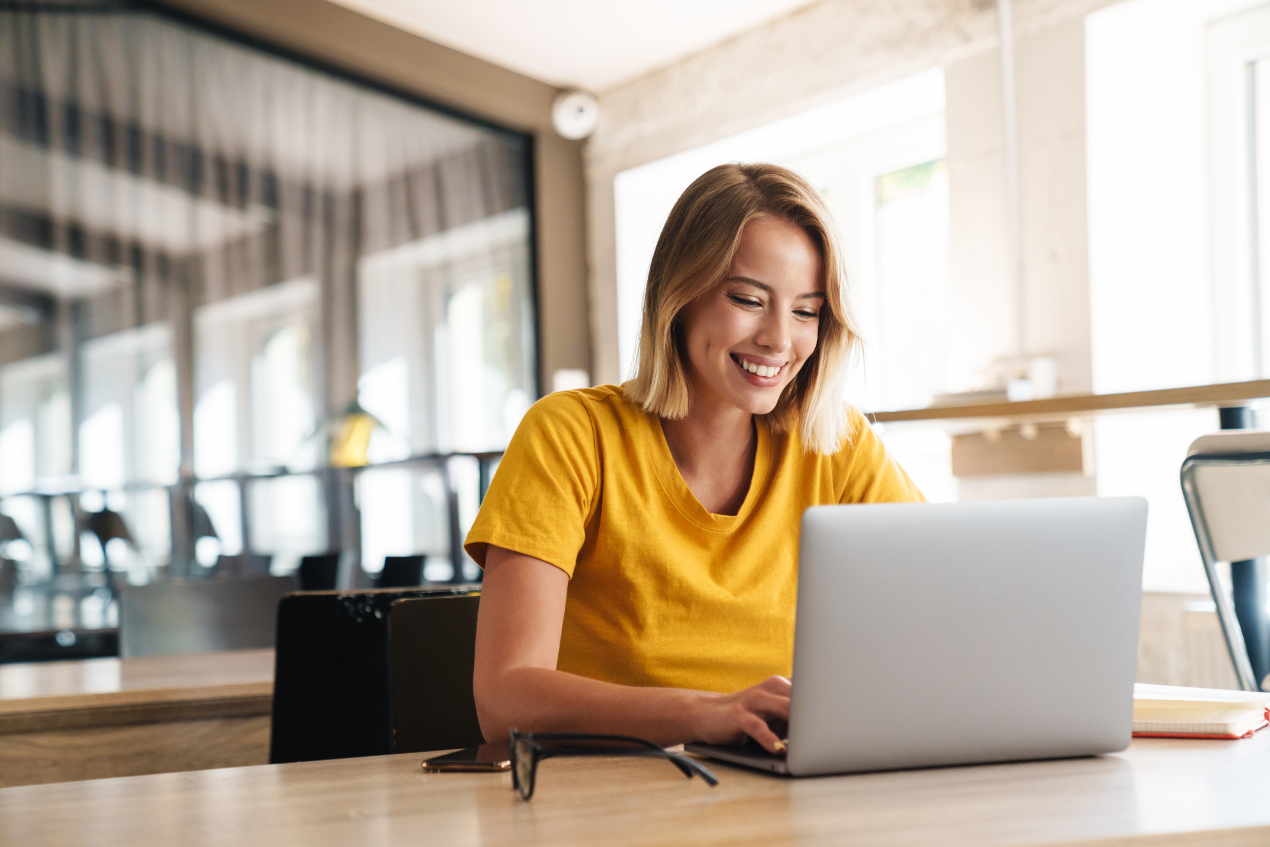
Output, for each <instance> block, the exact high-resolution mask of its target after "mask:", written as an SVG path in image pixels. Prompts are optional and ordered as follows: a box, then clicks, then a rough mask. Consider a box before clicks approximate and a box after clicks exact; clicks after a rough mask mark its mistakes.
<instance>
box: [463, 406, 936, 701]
mask: <svg viewBox="0 0 1270 847" xmlns="http://www.w3.org/2000/svg"><path fill="white" fill-rule="evenodd" d="M853 422H854V424H855V429H854V434H853V435H852V437H851V439H850V443H848V444H847V445H846V446H844V447H843V448H842V449H841V450H839V451H838V452H837V453H836V454H834V455H831V456H822V455H819V454H815V453H804V452H803V449H802V445H801V442H800V439H799V437H798V434H797V433H796V432H793V433H785V434H782V435H776V434H773V433H772V432H771V431H770V430H769V428H768V427H767V425H766V423H765V421H764V420H763V419H762V418H759V419H758V424H757V427H756V428H757V431H758V450H757V453H756V455H755V460H754V476H753V479H752V481H751V483H750V488H749V493H748V494H746V496H745V502H744V503H743V504H742V505H741V509H740V511H739V512H738V513H737V514H736V515H735V516H732V515H715V514H711V513H709V512H707V511H706V509H705V507H703V506H702V505H701V504H700V503H699V502H697V499H696V497H695V496H693V494H692V491H691V490H690V489H689V488H688V485H687V483H685V482H684V479H683V477H682V476H681V475H680V473H679V469H678V467H677V466H676V465H675V460H674V458H673V457H672V456H671V454H670V448H669V447H668V446H667V445H666V438H665V436H664V435H663V434H662V428H661V421H660V420H659V419H658V418H657V417H656V416H655V415H649V414H647V413H646V412H644V411H643V410H642V409H640V407H639V406H637V405H636V404H634V403H632V402H631V401H630V400H628V399H627V398H626V395H625V394H624V393H623V392H622V389H621V388H620V387H618V386H615V385H605V386H600V387H599V388H590V389H584V390H580V391H562V392H557V393H554V394H551V395H548V396H547V397H545V398H543V399H542V400H539V401H538V402H537V403H535V404H534V406H533V407H532V408H531V409H530V410H529V412H528V414H526V415H525V418H524V420H522V421H521V423H520V426H519V427H518V428H517V429H516V433H515V435H514V436H513V437H512V440H511V444H510V445H509V446H508V448H507V452H506V454H505V455H504V456H503V459H502V461H501V462H500V464H499V466H498V471H497V472H496V473H495V475H494V479H493V481H492V483H491V484H490V487H489V492H488V493H487V494H486V496H485V502H484V503H483V504H482V506H481V510H480V513H479V514H478V515H477V517H476V522H475V523H474V524H473V525H472V530H471V532H469V533H468V536H467V542H466V544H465V545H464V546H465V549H466V550H467V552H468V554H469V555H471V556H472V558H473V559H475V560H476V562H477V563H478V564H481V565H484V564H485V551H486V545H489V544H494V545H497V546H499V547H503V548H506V549H508V550H513V551H515V552H518V553H523V554H525V555H528V556H533V557H535V558H538V559H542V560H543V561H544V562H549V563H551V564H553V565H555V566H556V567H558V568H560V569H561V570H563V571H564V572H565V573H567V574H568V575H569V577H570V581H569V593H568V598H567V600H566V602H565V612H564V625H563V630H562V632H561V638H560V655H559V659H558V662H557V665H556V666H557V668H558V669H559V670H562V671H568V672H569V673H574V674H578V675H581V676H586V677H590V678H592V679H599V680H605V681H608V682H616V683H621V684H623V685H644V686H663V687H676V688H694V689H700V690H707V691H720V692H727V691H738V690H740V689H742V688H747V687H749V686H751V685H755V684H757V683H759V682H761V681H763V680H764V679H766V678H767V677H769V676H771V675H772V674H782V675H786V676H788V675H789V674H790V672H791V668H792V663H793V648H794V603H795V598H796V594H797V585H798V531H799V526H800V522H801V519H802V513H803V511H804V510H805V509H806V508H807V507H808V506H815V505H820V504H826V503H876V502H888V501H912V500H921V499H922V495H921V493H920V492H919V491H918V490H917V487H916V486H915V485H913V483H912V481H911V480H910V479H909V478H908V476H907V475H906V474H905V473H904V471H903V470H902V469H901V468H900V466H899V465H898V464H896V462H895V460H894V459H892V458H891V457H890V456H889V455H888V454H887V452H886V449H885V448H884V447H883V446H882V443H881V441H879V440H878V438H877V436H876V435H875V434H874V433H873V430H872V429H870V427H869V425H868V423H867V422H866V421H865V420H864V417H863V416H862V415H860V414H859V413H858V412H853Z"/></svg>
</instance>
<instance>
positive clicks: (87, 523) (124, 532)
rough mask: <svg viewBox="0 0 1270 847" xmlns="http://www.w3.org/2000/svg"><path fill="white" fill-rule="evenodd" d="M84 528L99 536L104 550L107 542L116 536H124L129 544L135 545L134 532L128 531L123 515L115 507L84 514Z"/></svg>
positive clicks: (98, 538)
mask: <svg viewBox="0 0 1270 847" xmlns="http://www.w3.org/2000/svg"><path fill="white" fill-rule="evenodd" d="M82 529H87V530H88V531H89V532H91V533H92V534H93V535H96V536H97V540H98V542H100V543H101V549H102V550H103V551H104V550H105V549H106V542H107V541H111V540H112V539H115V538H122V539H123V540H124V541H126V542H127V543H128V545H129V546H134V544H133V540H132V533H131V532H129V531H128V525H127V524H126V523H124V519H123V515H121V514H119V513H118V512H116V511H114V510H113V509H106V508H103V509H102V510H101V511H100V512H89V513H88V514H87V515H85V516H84V523H83V527H82Z"/></svg>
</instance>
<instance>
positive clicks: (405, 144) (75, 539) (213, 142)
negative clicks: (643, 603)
mask: <svg viewBox="0 0 1270 847" xmlns="http://www.w3.org/2000/svg"><path fill="white" fill-rule="evenodd" d="M0 43H3V44H4V45H5V47H4V49H3V50H0V515H3V516H7V518H8V519H11V520H6V521H0V629H3V628H5V627H9V626H10V625H12V626H17V627H20V628H32V627H35V628H39V627H45V628H48V627H53V626H56V627H62V626H66V627H70V628H77V627H85V626H109V625H111V623H110V622H111V621H113V619H114V618H113V615H114V601H115V596H116V591H117V590H118V588H119V586H121V585H122V584H124V583H126V582H128V581H132V582H141V581H146V580H151V579H165V578H169V577H188V578H207V577H212V576H217V575H223V574H224V573H227V572H228V571H226V570H225V566H226V564H227V563H229V562H231V560H235V561H238V562H239V564H241V563H242V562H245V561H248V560H250V561H251V562H253V563H258V562H260V561H262V560H263V559H264V558H266V557H267V559H268V561H269V563H270V565H269V567H270V569H271V570H272V571H273V572H274V573H291V572H293V571H294V570H295V569H296V567H297V565H298V564H299V562H300V559H301V557H303V556H305V555H309V554H317V553H328V552H337V553H341V554H343V556H344V559H345V561H346V562H352V563H354V564H358V565H365V567H366V568H367V569H369V570H375V569H377V568H378V567H379V566H381V565H382V558H383V556H384V555H388V554H391V552H393V551H398V550H400V551H404V552H405V553H409V554H413V553H423V554H425V555H427V556H429V557H430V558H429V559H428V566H427V569H426V573H427V575H428V578H429V579H445V580H461V579H463V578H464V577H465V574H466V576H467V577H468V578H470V577H471V576H472V575H473V574H472V572H471V570H470V568H469V569H468V571H466V572H465V571H464V568H463V566H462V562H461V554H457V555H459V556H460V560H456V559H455V558H454V557H455V555H456V554H455V552H454V551H455V549H456V547H457V545H456V544H455V543H454V540H453V539H454V537H455V533H456V532H457V531H458V530H459V528H460V527H461V526H462V525H463V524H462V522H461V521H458V520H456V519H455V517H454V516H456V515H458V514H459V511H460V510H459V507H458V506H457V505H455V502H456V498H458V497H459V493H458V492H459V490H460V488H462V490H463V491H467V490H468V489H472V490H474V491H476V490H478V489H479V481H478V482H472V483H470V484H469V481H468V479H467V478H468V477H469V476H472V475H471V474H468V473H466V471H464V472H463V473H462V474H461V475H462V476H463V480H462V481H461V483H460V484H458V485H459V487H456V483H455V477H454V475H453V474H451V473H450V471H449V470H447V468H448V467H449V466H448V464H447V455H448V454H449V453H451V452H453V451H477V452H481V453H483V454H488V453H491V451H492V452H496V451H498V450H499V449H501V448H502V447H503V446H504V445H505V444H506V442H507V439H508V437H509V435H510V433H511V432H512V430H513V429H514V428H515V425H516V423H517V422H518V421H519V419H520V416H521V415H522V414H523V413H524V410H525V409H526V408H528V405H529V403H530V402H532V400H533V399H534V398H535V397H536V396H537V392H538V388H537V383H536V372H537V341H536V338H535V331H534V327H535V325H536V319H535V316H534V278H533V250H532V245H531V238H532V233H533V220H532V210H531V204H530V198H529V193H530V192H529V175H530V142H529V138H528V137H527V136H525V135H523V134H520V133H517V132H514V131H510V130H507V129H504V128H502V127H498V126H493V125H490V124H488V123H486V122H483V121H478V120H474V119H471V118H467V117H464V116H462V115H457V114H455V113H454V112H452V111H450V110H446V109H440V108H437V107H435V106H433V105H431V104H427V103H422V102H419V101H417V100H413V99H410V98H407V97H403V96H400V95H397V94H395V93H392V92H387V91H384V90H382V89H380V88H378V87H374V86H370V85H367V84H364V83H362V82H360V81H358V80H353V79H349V78H347V77H345V76H342V75H339V74H336V73H332V72H328V71H325V70H322V69H318V68H315V67H312V66H309V65H305V64H301V63H297V62H295V61H293V60H290V59H287V58H283V57H281V56H278V55H274V54H272V53H270V52H267V51H265V50H262V49H260V48H259V46H257V45H254V44H253V45H249V44H246V43H242V42H239V41H236V40H233V39H232V38H230V37H226V36H225V35H223V34H219V33H218V34H213V33H211V32H209V31H206V30H203V29H200V28H199V27H198V26H196V25H192V24H191V23H189V22H188V21H186V20H184V19H182V20H176V19H173V18H169V17H166V16H164V14H163V13H162V12H161V11H160V10H157V9H155V8H153V7H150V6H144V7H142V6H140V5H138V6H136V7H133V6H130V5H127V4H120V3H114V2H112V3H97V2H94V1H93V0H84V2H79V3H75V4H47V5H44V4H38V3H36V4H25V5H21V6H20V7H18V8H14V7H13V6H12V5H10V6H6V7H5V8H4V9H3V10H0ZM363 410H364V411H366V412H369V413H370V414H371V415H373V416H374V424H373V427H372V431H371V432H370V444H369V449H368V450H367V451H366V452H367V456H368V458H369V460H370V461H372V462H399V461H402V460H409V464H408V465H407V466H404V467H401V468H395V469H391V470H386V471H384V474H386V475H381V476H376V475H375V474H373V473H372V474H370V475H369V476H367V477H366V479H367V481H366V482H365V483H364V484H363V485H362V486H361V488H360V489H358V492H354V490H353V486H354V484H355V480H356V478H357V476H358V474H357V472H356V471H353V470H345V469H336V468H332V467H331V459H330V457H331V455H332V454H331V445H332V440H333V439H334V438H335V437H336V436H337V435H338V434H339V433H340V432H341V431H342V427H343V426H344V423H345V421H346V417H347V416H348V415H355V414H357V413H358V412H360V411H363ZM465 467H466V466H465ZM477 467H479V465H477ZM403 473H404V474H405V477H404V478H405V479H406V489H407V495H406V496H405V498H404V499H402V500H400V501H397V500H394V499H393V497H395V496H396V495H395V494H393V495H392V496H389V493H390V492H395V491H396V489H394V488H393V487H392V486H393V485H395V484H397V483H393V482H391V481H390V480H392V479H396V477H395V476H393V475H394V474H396V475H401V474H403ZM479 476H480V474H479V471H478V472H476V477H473V479H476V478H477V477H479ZM463 496H464V497H467V495H466V494H465V495H463ZM385 498H387V499H385ZM469 499H470V498H469ZM465 502H466V501H465ZM359 503H360V504H361V505H360V507H359ZM367 504H372V505H373V508H371V509H368V508H367ZM374 504H378V505H374ZM393 509H396V510H397V511H392V510H393ZM462 511H463V514H464V515H467V513H468V512H469V511H471V510H470V509H469V508H468V507H467V506H466V505H465V506H464V507H463V510H462ZM398 512H400V514H398ZM390 513H391V514H393V515H397V517H396V519H395V520H394V521H387V520H386V518H387V516H388V515H389V514H390ZM363 555H365V557H366V560H365V561H364V562H363V561H362V559H363ZM456 562H457V563H458V567H457V568H456ZM469 564H470V563H469ZM354 570H355V571H356V572H358V573H360V570H359V569H357V568H355V569H354ZM345 573H346V575H347V573H348V569H347V568H346V569H345ZM353 582H358V579H357V578H354V579H353ZM10 584H12V585H14V586H15V588H14V589H13V591H9V590H8V589H6V588H5V586H8V585H10ZM19 589H20V590H19ZM98 592H104V593H98Z"/></svg>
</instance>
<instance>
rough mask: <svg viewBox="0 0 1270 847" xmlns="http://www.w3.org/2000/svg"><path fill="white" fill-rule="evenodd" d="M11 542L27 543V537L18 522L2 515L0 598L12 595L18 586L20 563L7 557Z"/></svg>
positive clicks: (0, 529) (0, 523)
mask: <svg viewBox="0 0 1270 847" xmlns="http://www.w3.org/2000/svg"><path fill="white" fill-rule="evenodd" d="M11 541H26V536H24V535H23V534H22V530H20V529H18V524H17V521H15V520H14V519H13V518H11V517H10V516H9V515H6V514H4V513H0V597H3V596H5V595H8V594H12V593H13V589H14V588H16V587H17V585H18V563H17V562H15V561H14V560H13V559H10V558H8V556H6V555H5V554H6V553H7V552H8V547H9V542H11Z"/></svg>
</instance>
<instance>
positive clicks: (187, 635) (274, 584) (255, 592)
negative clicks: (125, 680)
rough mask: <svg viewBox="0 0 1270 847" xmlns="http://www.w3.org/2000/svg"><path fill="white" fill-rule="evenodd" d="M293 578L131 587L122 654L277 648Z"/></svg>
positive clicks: (125, 600)
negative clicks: (283, 606) (280, 615)
mask: <svg viewBox="0 0 1270 847" xmlns="http://www.w3.org/2000/svg"><path fill="white" fill-rule="evenodd" d="M293 591H295V579H294V578H293V577H290V576H266V577H253V578H246V579H207V580H189V581H187V580H173V581H171V582H152V583H150V584H149V585H129V586H125V587H124V588H123V590H122V591H121V592H120V597H119V655H120V656H122V657H123V658H125V659H126V658H129V657H132V656H161V655H168V654H172V653H210V652H213V651H216V650H246V649H250V648H253V647H272V646H273V643H274V627H275V621H276V620H277V616H278V604H279V602H281V600H282V598H283V597H284V596H286V595H287V594H290V593H291V592H293Z"/></svg>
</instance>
